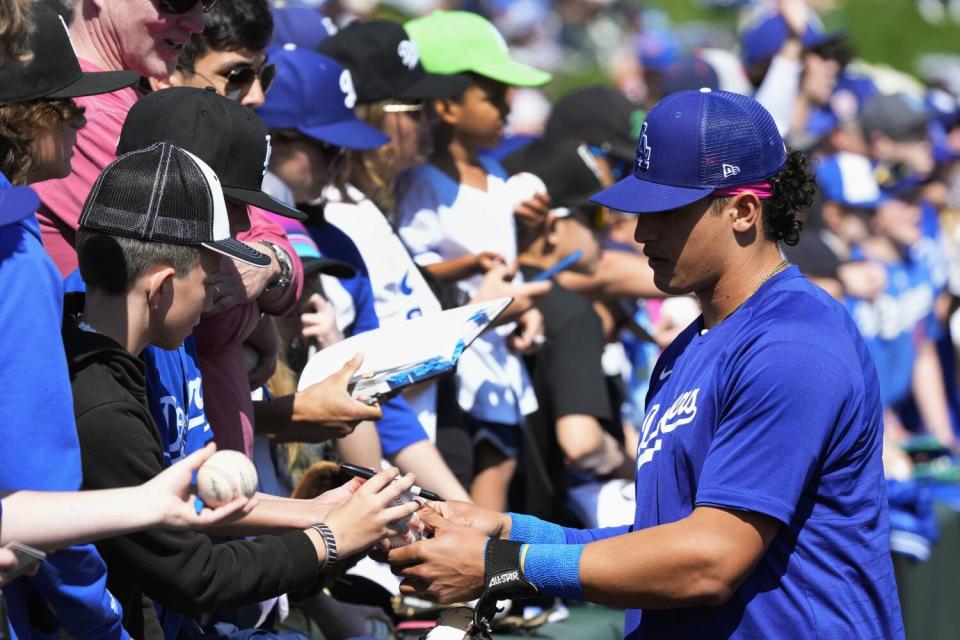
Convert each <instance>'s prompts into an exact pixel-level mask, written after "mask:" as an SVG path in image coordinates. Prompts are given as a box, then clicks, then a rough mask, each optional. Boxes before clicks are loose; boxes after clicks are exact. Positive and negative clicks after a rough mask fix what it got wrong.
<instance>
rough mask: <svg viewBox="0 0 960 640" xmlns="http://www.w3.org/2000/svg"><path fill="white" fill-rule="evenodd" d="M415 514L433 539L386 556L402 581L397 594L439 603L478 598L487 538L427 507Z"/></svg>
mask: <svg viewBox="0 0 960 640" xmlns="http://www.w3.org/2000/svg"><path fill="white" fill-rule="evenodd" d="M418 515H419V516H420V519H421V520H422V521H423V523H424V524H425V525H426V527H427V530H428V531H432V532H433V537H432V538H424V539H423V540H420V541H419V542H414V543H413V544H410V545H407V546H405V547H401V548H399V549H392V550H391V551H390V553H389V554H387V557H388V559H389V561H390V565H391V567H392V569H393V572H394V573H396V574H397V575H398V576H401V577H402V578H403V582H402V583H401V584H400V592H401V593H406V594H420V595H427V596H430V597H432V598H434V599H436V600H437V601H438V602H440V603H442V604H449V603H452V602H466V601H468V600H473V599H474V598H477V597H479V596H480V594H481V593H482V592H483V578H484V566H483V551H484V545H485V544H486V542H487V536H485V535H484V534H483V533H481V532H480V531H478V530H476V529H472V528H470V527H465V526H463V525H459V524H455V523H453V522H450V521H449V520H445V519H444V518H443V516H442V515H440V513H439V512H437V511H434V510H433V509H431V508H430V507H424V508H423V510H422V511H421V512H420V513H419V514H418Z"/></svg>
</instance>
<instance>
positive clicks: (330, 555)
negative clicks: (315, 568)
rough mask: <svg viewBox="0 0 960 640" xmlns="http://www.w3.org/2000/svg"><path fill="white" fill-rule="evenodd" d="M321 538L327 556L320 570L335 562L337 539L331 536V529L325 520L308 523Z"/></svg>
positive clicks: (328, 567)
mask: <svg viewBox="0 0 960 640" xmlns="http://www.w3.org/2000/svg"><path fill="white" fill-rule="evenodd" d="M310 528H311V529H313V530H315V531H316V532H317V533H319V534H320V537H321V538H323V544H324V546H325V547H326V548H327V557H326V558H325V559H324V561H323V564H322V565H321V566H320V571H327V570H328V569H330V568H331V567H333V565H335V564H336V563H337V539H336V538H334V537H333V531H331V530H330V527H328V526H327V524H326V523H325V522H316V523H314V524H312V525H310Z"/></svg>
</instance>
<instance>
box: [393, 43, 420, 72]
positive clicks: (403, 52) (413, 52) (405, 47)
mask: <svg viewBox="0 0 960 640" xmlns="http://www.w3.org/2000/svg"><path fill="white" fill-rule="evenodd" d="M397 55H398V56H400V60H401V62H403V65H404V66H405V67H406V68H407V69H410V70H413V69H415V68H416V66H417V63H418V62H420V52H419V51H418V50H417V45H415V44H413V42H412V41H411V40H401V41H400V44H398V45H397Z"/></svg>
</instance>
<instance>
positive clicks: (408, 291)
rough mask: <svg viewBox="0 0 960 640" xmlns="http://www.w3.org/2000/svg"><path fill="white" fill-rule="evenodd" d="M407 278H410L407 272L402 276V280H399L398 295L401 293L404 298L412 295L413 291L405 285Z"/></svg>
mask: <svg viewBox="0 0 960 640" xmlns="http://www.w3.org/2000/svg"><path fill="white" fill-rule="evenodd" d="M409 277H410V272H409V271H408V272H407V273H405V274H403V279H401V280H400V293H402V294H403V295H405V296H408V295H410V294H411V293H413V289H412V288H410V285H408V284H407V278H409Z"/></svg>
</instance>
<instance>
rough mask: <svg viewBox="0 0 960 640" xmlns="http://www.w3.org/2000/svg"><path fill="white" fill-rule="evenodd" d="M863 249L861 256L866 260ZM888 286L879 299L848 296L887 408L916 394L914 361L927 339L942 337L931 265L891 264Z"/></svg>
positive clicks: (913, 261) (857, 255)
mask: <svg viewBox="0 0 960 640" xmlns="http://www.w3.org/2000/svg"><path fill="white" fill-rule="evenodd" d="M862 257H863V255H862V253H861V252H859V251H855V252H854V258H855V259H862ZM883 267H884V268H885V269H886V271H887V286H886V288H885V289H884V291H883V292H882V293H881V294H880V295H878V296H877V297H876V298H874V299H873V300H864V299H862V298H850V297H848V298H847V299H846V300H845V304H846V307H847V310H848V311H849V312H850V315H851V316H852V317H853V320H854V322H855V323H856V325H857V329H859V331H860V335H861V336H863V340H864V341H865V342H866V343H867V348H868V349H869V350H870V356H871V357H872V358H873V362H874V364H876V367H877V376H878V378H879V379H880V398H881V400H882V401H883V404H884V406H886V407H890V406H895V405H898V404H900V403H901V402H903V401H904V400H906V399H907V398H908V397H909V395H910V386H911V381H912V378H913V365H914V362H915V361H916V359H917V349H918V347H919V344H920V342H921V341H922V340H923V339H924V338H931V339H934V340H935V339H936V338H937V333H938V325H937V322H936V320H935V318H934V315H933V304H934V301H935V298H936V288H935V284H934V281H933V278H932V275H931V273H930V268H929V264H928V263H927V262H926V261H924V260H919V259H909V258H908V259H907V260H904V261H903V262H899V263H896V264H891V263H886V264H883Z"/></svg>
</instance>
